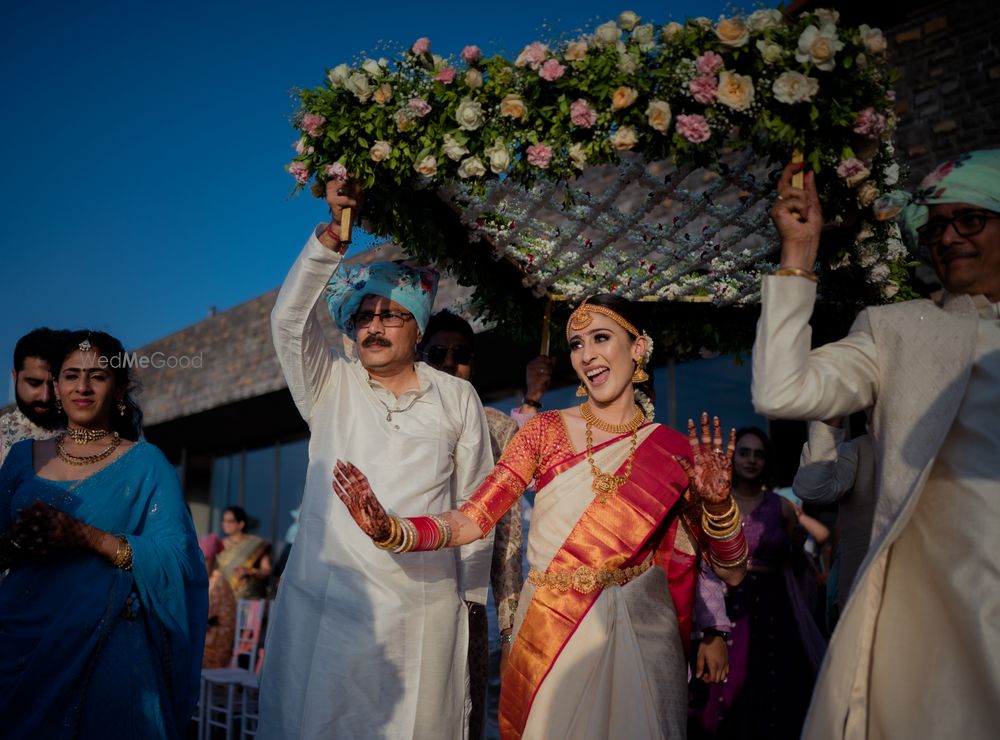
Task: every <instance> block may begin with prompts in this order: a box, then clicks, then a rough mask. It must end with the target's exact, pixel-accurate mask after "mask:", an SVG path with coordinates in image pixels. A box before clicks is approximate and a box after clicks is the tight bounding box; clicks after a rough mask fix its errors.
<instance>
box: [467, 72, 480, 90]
mask: <svg viewBox="0 0 1000 740" xmlns="http://www.w3.org/2000/svg"><path fill="white" fill-rule="evenodd" d="M465 84H466V86H468V87H471V88H472V89H476V88H479V87H482V86H483V73H482V72H480V71H479V70H478V69H470V70H468V71H467V72H466V73H465Z"/></svg>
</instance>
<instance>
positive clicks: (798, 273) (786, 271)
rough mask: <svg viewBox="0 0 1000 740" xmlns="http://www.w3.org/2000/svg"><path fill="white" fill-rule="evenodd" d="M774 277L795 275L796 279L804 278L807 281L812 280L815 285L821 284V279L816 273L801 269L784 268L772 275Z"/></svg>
mask: <svg viewBox="0 0 1000 740" xmlns="http://www.w3.org/2000/svg"><path fill="white" fill-rule="evenodd" d="M771 274H772V275H781V276H785V275H793V276H795V277H803V278H805V279H806V280H812V281H813V282H814V283H818V282H819V278H818V277H817V276H816V273H815V272H813V271H812V270H803V269H802V268H801V267H782V268H780V269H777V270H775V271H774V272H772V273H771Z"/></svg>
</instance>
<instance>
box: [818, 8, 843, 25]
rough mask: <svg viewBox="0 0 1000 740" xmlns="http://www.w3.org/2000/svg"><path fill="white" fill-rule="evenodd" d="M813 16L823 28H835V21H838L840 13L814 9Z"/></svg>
mask: <svg viewBox="0 0 1000 740" xmlns="http://www.w3.org/2000/svg"><path fill="white" fill-rule="evenodd" d="M813 15H815V16H816V17H817V18H819V20H820V23H821V24H823V25H824V26H836V25H837V21H839V20H840V12H839V11H836V10H830V9H829V8H816V10H814V11H813Z"/></svg>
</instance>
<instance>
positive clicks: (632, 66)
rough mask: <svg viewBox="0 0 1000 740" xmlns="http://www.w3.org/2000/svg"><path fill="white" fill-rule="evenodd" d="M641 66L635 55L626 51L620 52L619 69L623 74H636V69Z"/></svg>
mask: <svg viewBox="0 0 1000 740" xmlns="http://www.w3.org/2000/svg"><path fill="white" fill-rule="evenodd" d="M638 68H639V62H638V61H637V60H636V58H635V57H634V56H632V55H631V54H629V53H628V52H627V51H626V52H621V53H619V54H618V71H619V72H621V73H622V74H623V75H632V74H635V71H636V70H637V69H638Z"/></svg>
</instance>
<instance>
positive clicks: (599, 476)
mask: <svg viewBox="0 0 1000 740" xmlns="http://www.w3.org/2000/svg"><path fill="white" fill-rule="evenodd" d="M580 416H582V417H583V420H584V421H585V422H586V424H587V426H586V430H587V463H588V464H589V465H590V473H591V475H593V476H594V482H593V483H592V484H591V488H593V489H594V493H595V494H597V501H598V503H602V504H603V503H606V502H607V500H608V496H613V495H615V493H617V492H618V489H619V488H621V487H622V485H623V484H624V483H625V481H627V480H628V479H629V476H630V475H632V461H633V460H635V448H636V446H637V444H638V437H639V434H638V432H639V427H641V426H642V424H643V422H644V421H645V420H646V415H645V413H643V410H642V409H641V408H639V407H638V406H636V407H635V416H633V417H632V418H631V419H629V420H628V421H627V422H625V423H624V424H609V423H608V422H606V421H604V420H602V419H600V418H599V417H598V416H597V414H595V413H594V410H593V409H591V408H590V404H589V403H587V402H584V403H583V404H581V405H580ZM593 427H597V428H598V429H600V430H601V431H602V432H607V433H608V434H631V435H632V438H631V439H630V440H629V448H628V455H627V456H626V458H625V472H624V473H622V474H621V475H614V474H613V473H605V472H604V471H603V470H601V469H600V468H599V467H597V463H595V462H594V430H593Z"/></svg>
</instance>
